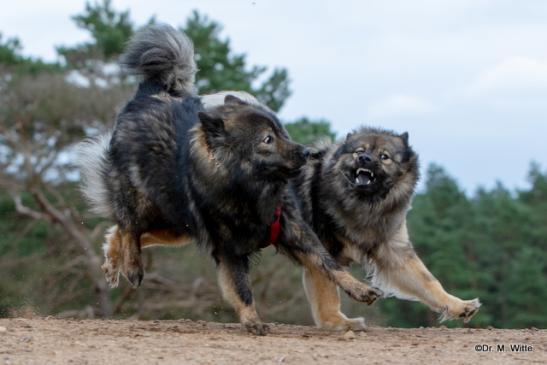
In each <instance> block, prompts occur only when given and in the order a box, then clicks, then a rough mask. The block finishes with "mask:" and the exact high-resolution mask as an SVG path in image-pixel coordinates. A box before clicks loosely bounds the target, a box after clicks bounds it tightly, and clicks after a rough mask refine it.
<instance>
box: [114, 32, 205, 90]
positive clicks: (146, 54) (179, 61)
mask: <svg viewBox="0 0 547 365" xmlns="http://www.w3.org/2000/svg"><path fill="white" fill-rule="evenodd" d="M120 64H121V65H122V66H123V67H124V68H125V69H126V70H127V71H128V72H129V73H131V74H135V75H141V76H143V77H144V79H145V80H146V79H148V80H155V81H157V82H159V83H161V84H162V85H163V86H164V88H165V90H166V91H168V92H169V93H171V94H175V95H180V94H182V93H190V94H193V93H194V80H195V75H196V72H197V67H196V63H195V61H194V45H193V44H192V41H191V40H190V39H189V38H188V37H187V36H186V35H185V34H183V33H181V32H179V31H177V30H176V29H175V28H173V27H171V26H169V25H152V26H148V27H146V28H144V29H142V30H140V31H139V32H137V33H136V34H135V35H134V36H133V38H132V39H131V40H130V41H129V43H128V45H127V48H126V50H125V53H124V54H123V55H122V56H121V59H120Z"/></svg>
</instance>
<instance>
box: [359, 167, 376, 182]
mask: <svg viewBox="0 0 547 365" xmlns="http://www.w3.org/2000/svg"><path fill="white" fill-rule="evenodd" d="M375 180H376V177H375V176H374V172H372V171H371V170H369V169H365V168H362V167H360V168H358V169H357V170H356V171H355V184H356V185H359V186H368V185H370V184H372V183H373V182H374V181H375Z"/></svg>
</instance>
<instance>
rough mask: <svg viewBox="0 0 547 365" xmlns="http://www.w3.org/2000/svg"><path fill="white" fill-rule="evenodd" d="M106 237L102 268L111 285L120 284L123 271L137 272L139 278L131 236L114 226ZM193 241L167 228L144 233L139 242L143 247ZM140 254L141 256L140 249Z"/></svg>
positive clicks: (127, 273)
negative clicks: (174, 233) (132, 250)
mask: <svg viewBox="0 0 547 365" xmlns="http://www.w3.org/2000/svg"><path fill="white" fill-rule="evenodd" d="M105 238H106V242H105V244H104V245H103V250H104V256H105V262H104V264H103V265H102V269H103V271H104V274H105V278H106V281H107V282H108V284H109V285H110V287H112V288H115V287H117V286H118V284H119V276H120V272H123V273H124V276H126V277H128V276H129V275H131V273H132V272H133V276H135V272H136V275H137V279H138V275H139V264H138V262H137V263H135V261H134V259H133V257H132V256H133V255H135V253H134V252H131V249H132V247H133V246H134V245H135V244H136V243H135V242H134V240H133V239H132V238H131V236H129V235H123V233H122V231H121V230H120V229H119V228H118V226H113V227H111V228H110V229H109V230H108V231H107V234H106V236H105ZM124 238H125V239H124ZM191 241H192V238H191V237H190V236H188V235H173V234H171V233H170V232H169V231H167V230H153V231H150V232H145V233H143V234H142V235H141V237H140V240H139V242H138V244H140V247H141V248H145V247H149V246H155V245H161V246H183V245H185V244H187V243H189V242H191ZM138 256H139V258H140V251H139V253H138ZM141 275H142V274H141ZM141 278H142V276H141ZM130 282H131V281H130Z"/></svg>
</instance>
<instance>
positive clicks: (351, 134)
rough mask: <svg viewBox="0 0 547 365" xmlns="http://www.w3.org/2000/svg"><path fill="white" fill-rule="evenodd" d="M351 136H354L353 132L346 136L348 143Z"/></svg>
mask: <svg viewBox="0 0 547 365" xmlns="http://www.w3.org/2000/svg"><path fill="white" fill-rule="evenodd" d="M351 136H353V132H351V133H348V134H346V141H347V140H348V139H350V138H351Z"/></svg>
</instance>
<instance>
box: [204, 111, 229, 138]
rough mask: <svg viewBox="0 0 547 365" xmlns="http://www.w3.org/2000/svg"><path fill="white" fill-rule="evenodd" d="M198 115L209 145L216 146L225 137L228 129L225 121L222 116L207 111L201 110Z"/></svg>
mask: <svg viewBox="0 0 547 365" xmlns="http://www.w3.org/2000/svg"><path fill="white" fill-rule="evenodd" d="M198 117H199V120H200V121H201V127H202V128H203V131H204V132H205V138H206V139H207V143H209V145H211V146H214V145H215V144H217V143H218V142H220V141H221V140H222V139H223V138H224V136H225V135H226V130H225V129H224V121H223V120H222V118H219V117H216V116H213V115H211V114H209V113H206V112H199V113H198Z"/></svg>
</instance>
